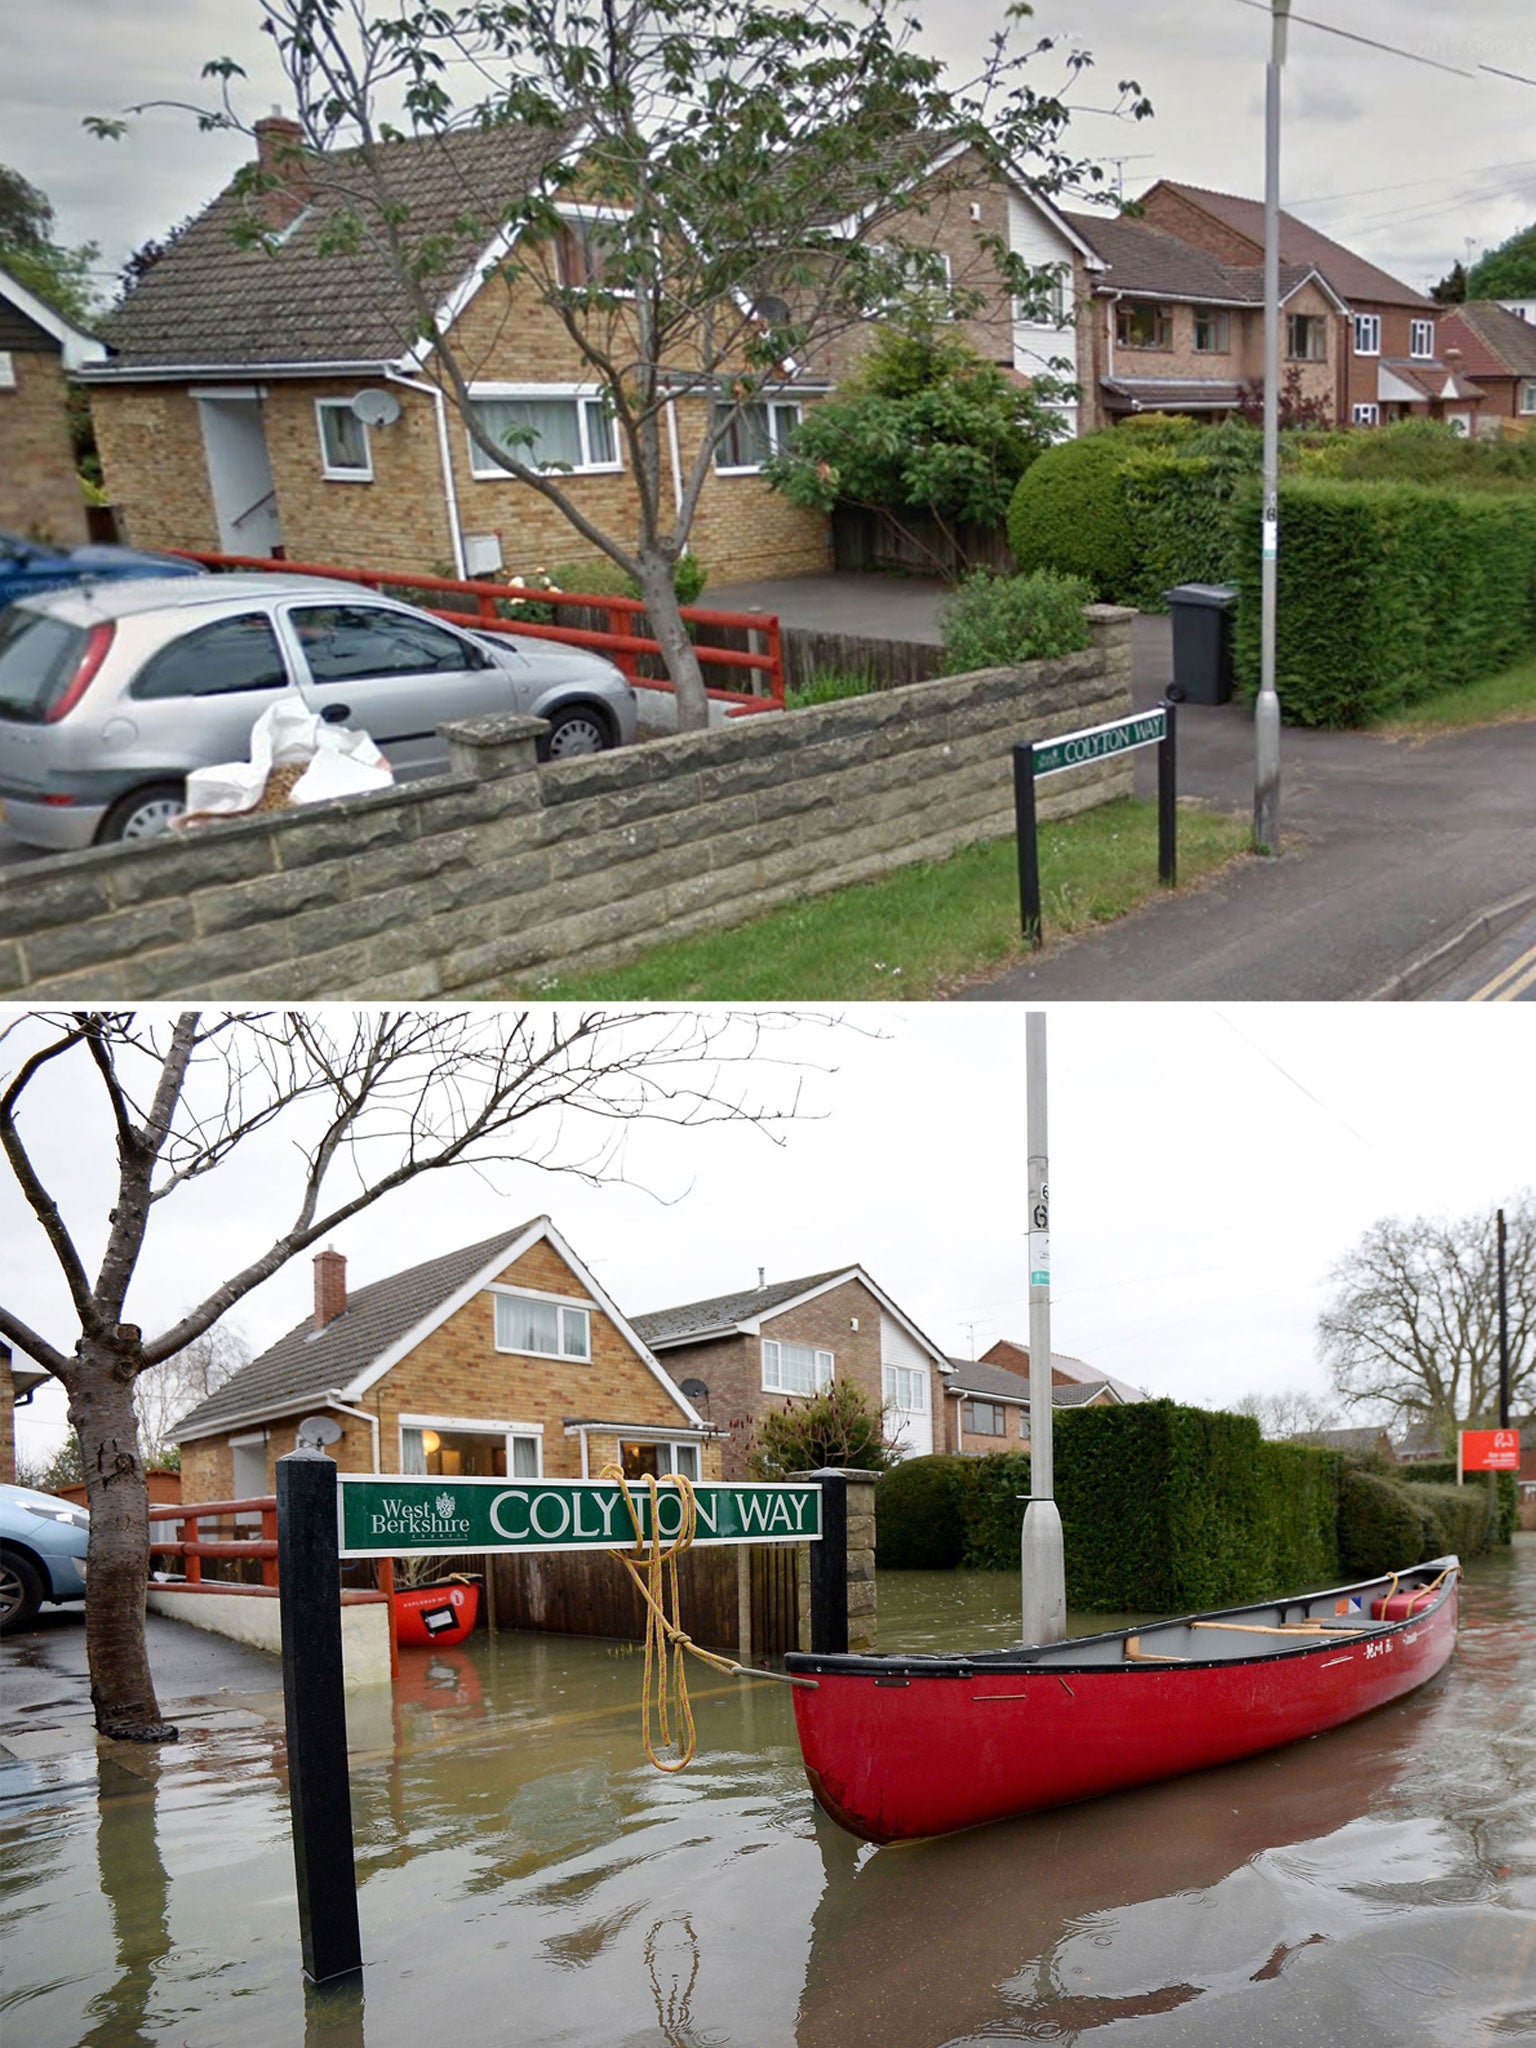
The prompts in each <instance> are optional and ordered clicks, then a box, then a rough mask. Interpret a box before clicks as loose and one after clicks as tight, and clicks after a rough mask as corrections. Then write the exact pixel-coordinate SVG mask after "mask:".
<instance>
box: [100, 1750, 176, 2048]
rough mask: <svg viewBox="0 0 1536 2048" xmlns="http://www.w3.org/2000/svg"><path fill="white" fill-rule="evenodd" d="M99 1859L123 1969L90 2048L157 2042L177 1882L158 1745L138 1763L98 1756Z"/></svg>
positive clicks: (105, 1997)
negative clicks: (164, 1837)
mask: <svg viewBox="0 0 1536 2048" xmlns="http://www.w3.org/2000/svg"><path fill="white" fill-rule="evenodd" d="M96 1769H97V1774H98V1775H97V1784H98V1790H97V1818H96V1864H97V1869H98V1871H99V1873H100V1883H101V1893H102V1897H103V1898H104V1899H105V1900H106V1902H107V1906H108V1909H109V1911H110V1913H111V1916H112V1943H113V1947H114V1949H115V1951H116V1963H117V1975H116V1977H115V1978H114V1980H113V1982H112V1984H111V1986H110V1987H109V1988H108V1989H107V1990H105V1991H103V1992H100V1993H98V1994H97V1996H96V1997H95V1998H93V1999H92V2000H91V2003H90V2005H89V2007H88V2009H87V2010H88V2013H89V2016H90V2019H91V2028H90V2031H89V2032H88V2033H87V2034H85V2035H83V2036H82V2037H81V2038H82V2042H83V2043H84V2044H85V2048H127V2044H129V2043H132V2044H134V2048H139V2044H141V2043H144V2044H147V2043H150V2042H152V2041H153V2040H154V2039H155V2038H156V2037H155V2035H154V2034H153V2033H151V2032H149V2031H147V2021H148V2016H149V2004H150V1999H151V1996H152V1994H153V1991H154V1985H155V1973H156V1971H157V1969H158V1968H159V1966H160V1964H161V1963H162V1962H163V1961H164V1960H165V1958H166V1957H167V1956H168V1955H169V1954H170V1949H171V1929H170V1884H169V1880H168V1879H167V1877H166V1874H165V1865H164V1863H163V1862H162V1861H161V1859H160V1849H159V1844H158V1842H157V1840H156V1835H155V1794H156V1788H157V1784H158V1780H159V1775H160V1767H159V1759H158V1755H157V1753H156V1752H155V1751H153V1750H150V1751H147V1752H146V1753H145V1754H144V1755H143V1756H142V1757H141V1758H136V1759H135V1767H134V1768H133V1769H131V1770H129V1769H125V1768H124V1766H123V1765H122V1764H120V1763H118V1762H116V1761H115V1760H114V1758H113V1757H112V1756H111V1755H109V1754H106V1753H103V1754H102V1755H101V1756H100V1757H99V1758H98V1760H97V1766H96Z"/></svg>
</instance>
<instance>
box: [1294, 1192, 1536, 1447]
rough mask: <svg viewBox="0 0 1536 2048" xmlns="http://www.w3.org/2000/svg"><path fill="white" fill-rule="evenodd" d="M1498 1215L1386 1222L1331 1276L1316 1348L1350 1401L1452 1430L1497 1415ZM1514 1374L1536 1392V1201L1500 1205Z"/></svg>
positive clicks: (1519, 1387) (1515, 1392) (1515, 1381)
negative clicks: (1504, 1232)
mask: <svg viewBox="0 0 1536 2048" xmlns="http://www.w3.org/2000/svg"><path fill="white" fill-rule="evenodd" d="M1494 1216H1495V1211H1494V1210H1493V1209H1492V1208H1489V1209H1487V1210H1486V1211H1483V1212H1482V1213H1480V1214H1478V1215H1476V1216H1467V1217H1463V1218H1461V1219H1459V1220H1458V1221H1455V1222H1444V1221H1441V1220H1438V1219H1433V1218H1428V1217H1423V1216H1418V1217H1415V1218H1414V1220H1413V1221H1412V1222H1411V1223H1404V1222H1401V1221H1399V1220H1398V1219H1397V1218H1395V1217H1387V1218H1384V1219H1383V1220H1382V1221H1381V1222H1379V1223H1375V1224H1373V1225H1372V1226H1371V1228H1370V1229H1369V1230H1368V1231H1367V1232H1366V1234H1365V1236H1364V1237H1363V1238H1362V1239H1361V1241H1360V1243H1359V1244H1358V1245H1357V1246H1356V1248H1355V1249H1354V1251H1352V1252H1351V1253H1350V1254H1349V1256H1348V1257H1347V1258H1345V1259H1341V1260H1340V1261H1339V1263H1338V1265H1337V1266H1335V1267H1334V1269H1333V1272H1332V1274H1331V1275H1330V1276H1329V1277H1330V1279H1331V1281H1332V1284H1333V1288H1334V1299H1333V1303H1332V1305H1331V1306H1330V1307H1329V1308H1328V1309H1326V1310H1325V1311H1324V1313H1323V1314H1322V1315H1321V1316H1320V1317H1319V1318H1318V1325H1317V1330H1318V1342H1319V1346H1320V1348H1321V1351H1322V1355H1323V1358H1324V1360H1325V1361H1326V1362H1327V1364H1328V1366H1329V1367H1330V1369H1331V1371H1332V1374H1333V1383H1334V1385H1335V1386H1336V1387H1337V1388H1338V1390H1339V1393H1340V1394H1341V1395H1342V1396H1343V1398H1344V1400H1345V1402H1346V1403H1347V1405H1348V1406H1350V1407H1352V1408H1356V1407H1358V1408H1362V1409H1365V1410H1366V1411H1367V1412H1368V1413H1369V1414H1370V1415H1371V1416H1372V1417H1373V1418H1375V1417H1380V1418H1382V1419H1386V1420H1391V1421H1399V1422H1407V1423H1423V1424H1426V1425H1427V1426H1428V1427H1430V1428H1431V1429H1437V1430H1441V1431H1443V1432H1445V1433H1446V1434H1447V1435H1449V1434H1450V1433H1451V1432H1452V1431H1454V1430H1455V1429H1456V1427H1457V1426H1458V1424H1462V1423H1468V1422H1478V1421H1490V1420H1493V1419H1495V1418H1496V1413H1497V1406H1498V1394H1499V1321H1498V1284H1497V1282H1498V1255H1497V1248H1496V1236H1495V1223H1494ZM1505 1223H1506V1227H1507V1232H1508V1246H1507V1267H1508V1291H1509V1378H1510V1393H1511V1397H1512V1398H1513V1399H1514V1400H1515V1401H1517V1402H1518V1401H1519V1399H1520V1398H1521V1396H1522V1394H1524V1395H1525V1397H1526V1398H1529V1395H1530V1393H1531V1392H1532V1391H1536V1198H1533V1197H1532V1195H1531V1194H1530V1193H1529V1192H1528V1191H1527V1192H1526V1193H1524V1194H1522V1195H1520V1196H1519V1197H1518V1198H1517V1199H1516V1200H1515V1201H1514V1202H1513V1203H1506V1205H1505Z"/></svg>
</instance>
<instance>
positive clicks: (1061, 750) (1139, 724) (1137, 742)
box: [1035, 705, 1168, 781]
mask: <svg viewBox="0 0 1536 2048" xmlns="http://www.w3.org/2000/svg"><path fill="white" fill-rule="evenodd" d="M1167 733H1168V713H1167V711H1166V710H1165V709H1164V708H1163V707H1162V706H1161V705H1159V706H1158V708H1157V709H1156V710H1155V711H1143V712H1141V713H1139V714H1138V715H1137V716H1136V717H1134V718H1117V719H1114V720H1113V721H1112V722H1111V723H1110V724H1109V725H1091V726H1088V727H1087V728H1086V729H1085V730H1084V731H1082V732H1064V733H1062V734H1060V736H1059V737H1058V738H1056V739H1054V740H1036V741H1035V778H1036V780H1037V781H1038V780H1039V778H1040V777H1041V776H1042V775H1059V774H1060V773H1061V772H1062V770H1063V769H1064V768H1081V767H1082V766H1083V764H1084V762H1086V761H1102V760H1105V759H1106V758H1107V757H1108V756H1109V755H1111V754H1125V753H1130V752H1132V751H1133V750H1134V749H1135V748H1137V747H1155V746H1156V745H1157V744H1158V743H1159V742H1160V741H1161V740H1163V739H1165V738H1166V737H1167Z"/></svg>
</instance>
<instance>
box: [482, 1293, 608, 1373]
mask: <svg viewBox="0 0 1536 2048" xmlns="http://www.w3.org/2000/svg"><path fill="white" fill-rule="evenodd" d="M492 1298H493V1299H494V1301H495V1303H496V1349H497V1350H498V1351H525V1352H530V1353H532V1355H533V1356H534V1357H536V1358H569V1359H577V1360H579V1361H580V1362H581V1363H582V1364H583V1365H588V1364H590V1363H591V1359H592V1329H591V1315H590V1312H589V1311H588V1310H587V1309H584V1308H578V1307H577V1306H575V1304H574V1303H570V1302H565V1301H559V1300H556V1299H555V1298H554V1297H553V1296H550V1295H544V1296H539V1295H535V1294H516V1293H513V1292H511V1291H509V1290H503V1289H501V1288H498V1289H496V1291H495V1293H494V1295H493V1297H492Z"/></svg>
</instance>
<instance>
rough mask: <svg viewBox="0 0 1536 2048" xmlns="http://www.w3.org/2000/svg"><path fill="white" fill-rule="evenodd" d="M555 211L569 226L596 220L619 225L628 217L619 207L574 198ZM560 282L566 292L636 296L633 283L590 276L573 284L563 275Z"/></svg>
mask: <svg viewBox="0 0 1536 2048" xmlns="http://www.w3.org/2000/svg"><path fill="white" fill-rule="evenodd" d="M555 211H556V213H557V214H558V215H559V216H560V218H561V220H562V221H564V222H565V224H566V225H567V226H568V227H584V226H590V225H591V224H592V223H593V222H594V221H596V222H610V223H612V224H614V225H617V224H618V223H619V222H620V221H622V220H626V219H627V218H628V214H627V213H626V212H622V211H621V210H620V209H619V208H618V207H615V206H580V205H578V204H577V203H576V202H575V201H574V200H568V201H565V202H564V203H562V204H561V205H559V206H557V207H556V208H555ZM559 284H560V289H561V290H562V291H566V292H585V291H597V292H606V293H607V294H608V296H609V297H610V298H614V299H632V298H633V297H634V296H635V288H634V286H633V285H611V284H600V283H597V282H595V281H594V280H593V279H591V278H588V279H587V280H586V281H585V282H584V283H582V284H573V283H572V282H571V280H570V279H569V278H567V277H561V278H560V280H559Z"/></svg>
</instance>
